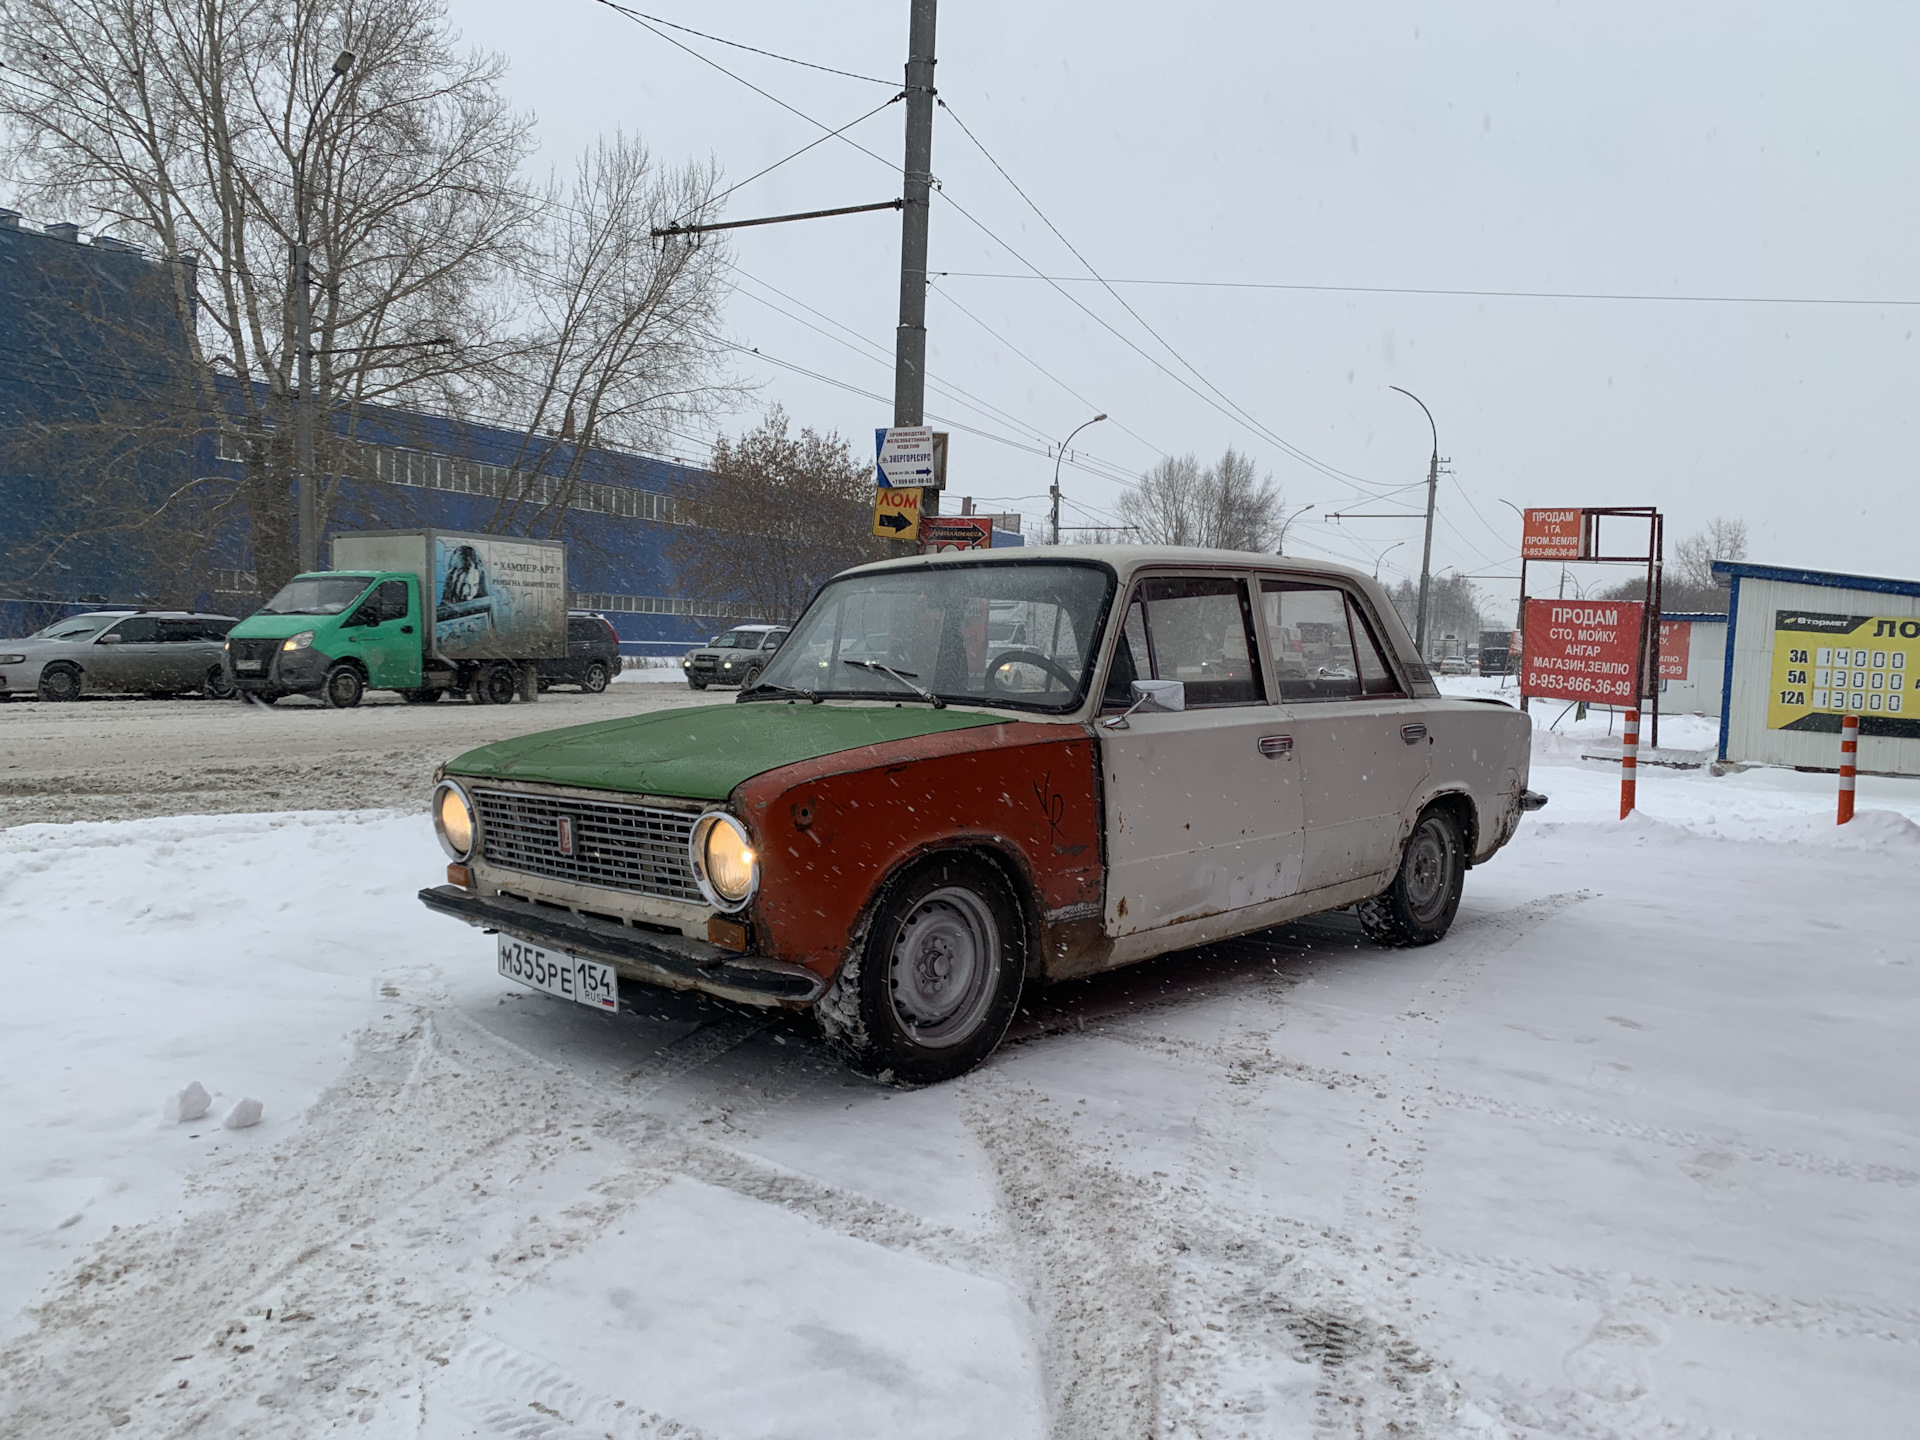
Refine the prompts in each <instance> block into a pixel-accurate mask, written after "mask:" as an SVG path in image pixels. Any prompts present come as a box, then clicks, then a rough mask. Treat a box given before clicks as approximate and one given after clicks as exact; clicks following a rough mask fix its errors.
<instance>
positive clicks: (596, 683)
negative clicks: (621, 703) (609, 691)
mask: <svg viewBox="0 0 1920 1440" xmlns="http://www.w3.org/2000/svg"><path fill="white" fill-rule="evenodd" d="M580 688H581V689H582V690H584V691H586V692H587V694H589V695H598V694H599V693H600V692H601V691H602V690H605V689H606V688H607V667H606V666H605V665H604V664H602V663H601V662H600V661H598V660H595V661H594V662H593V663H592V664H590V665H588V666H587V673H586V674H584V675H582V676H581V677H580Z"/></svg>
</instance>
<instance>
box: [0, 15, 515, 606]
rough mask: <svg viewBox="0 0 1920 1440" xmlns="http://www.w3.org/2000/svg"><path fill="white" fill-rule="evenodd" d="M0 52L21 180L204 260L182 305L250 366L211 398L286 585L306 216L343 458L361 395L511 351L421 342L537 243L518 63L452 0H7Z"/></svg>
mask: <svg viewBox="0 0 1920 1440" xmlns="http://www.w3.org/2000/svg"><path fill="white" fill-rule="evenodd" d="M341 51H352V52H354V54H355V56H356V57H357V58H356V60H355V62H354V63H353V65H352V66H351V68H350V69H349V70H348V72H347V74H346V75H345V77H344V78H343V79H338V80H337V81H336V80H335V79H334V68H335V57H336V55H338V54H339V52H341ZM0 59H3V60H4V63H5V65H6V66H7V68H8V71H9V72H10V73H9V75H8V77H7V81H8V83H6V84H4V85H0V120H4V122H5V123H6V126H7V129H8V131H9V132H10V134H11V137H12V139H13V141H14V142H15V143H14V146H13V148H12V149H11V151H10V153H9V154H8V155H7V157H6V161H7V171H8V173H9V176H10V178H11V179H12V180H13V182H14V184H15V186H16V187H17V189H18V190H19V192H20V194H21V195H22V196H23V197H24V198H25V199H26V200H27V201H28V202H29V203H32V204H34V205H36V206H38V207H40V208H43V209H53V210H62V211H67V212H69V213H74V212H78V213H79V214H85V215H91V216H92V217H93V218H94V226H93V228H96V229H115V230H118V231H121V232H123V233H125V234H127V235H128V236H129V238H134V239H138V240H141V241H144V242H146V243H147V244H149V245H151V246H153V247H154V248H155V249H157V250H158V251H159V252H160V253H161V255H162V256H163V257H164V258H165V259H167V260H170V261H178V260H181V259H183V258H186V257H188V256H194V257H197V261H198V267H197V268H198V280H199V285H198V289H199V297H200V304H199V306H198V309H197V311H196V310H195V309H194V299H193V296H192V294H191V293H190V280H189V274H188V271H187V269H186V267H183V266H181V265H178V264H176V265H174V266H172V267H171V273H172V274H174V275H175V276H176V277H178V284H177V293H176V297H175V300H176V307H177V313H178V314H180V315H181V316H189V315H191V316H192V318H193V320H194V322H195V323H194V325H193V326H192V327H191V335H192V344H193V348H194V358H195V360H196V361H198V362H200V365H201V368H202V370H203V371H204V372H205V373H207V374H211V373H212V372H213V371H214V369H215V368H217V369H218V370H219V372H221V373H222V374H224V375H225V376H226V377H229V379H230V380H231V381H232V382H233V383H228V384H223V385H221V386H219V387H218V392H217V394H216V395H212V396H208V397H203V398H204V403H203V413H204V414H206V415H207V416H208V417H212V418H217V421H218V423H219V424H220V425H221V427H222V428H223V429H224V430H225V431H226V432H228V435H229V438H230V441H231V442H233V443H235V444H236V445H237V448H238V449H239V451H240V453H241V454H242V456H243V457H244V459H243V468H244V473H245V479H244V480H243V482H242V484H241V486H240V487H239V491H238V493H237V494H235V495H234V496H233V497H232V500H233V502H234V503H237V504H238V505H240V506H241V507H243V508H244V510H245V511H246V513H247V515H248V518H249V520H250V522H251V525H250V529H251V534H252V541H253V549H254V556H255V562H256V567H257V568H258V570H259V571H260V573H261V578H262V580H263V581H264V582H265V583H266V584H267V585H269V586H271V585H272V584H274V583H276V582H277V581H278V580H279V579H280V578H283V577H284V576H285V575H286V574H288V573H290V572H291V571H292V569H293V567H294V563H295V553H294V537H293V534H292V529H293V526H292V523H291V516H292V500H291V495H290V483H289V482H290V478H291V475H292V471H293V465H292V459H293V456H292V448H293V447H292V440H293V430H294V426H293V423H292V417H293V409H292V406H293V390H294V375H293V371H294V361H295V354H296V340H295V336H294V329H295V326H294V306H293V295H294V291H293V286H292V283H291V276H290V274H289V265H288V262H287V256H288V253H289V245H290V243H291V241H292V240H293V238H294V237H295V235H296V234H297V233H298V232H299V230H300V228H301V221H302V219H304V220H305V228H306V229H307V232H308V234H309V236H310V239H311V244H312V252H313V264H312V271H313V276H314V287H313V330H312V335H311V341H310V344H311V345H312V347H313V349H314V350H315V352H316V358H317V362H318V363H317V365H316V367H315V382H316V383H315V387H314V388H315V397H314V398H315V404H316V408H317V411H318V415H319V421H318V423H317V424H316V426H315V440H316V446H317V460H318V463H319V466H320V467H321V468H322V469H323V470H324V471H328V472H331V473H334V474H335V475H337V472H338V459H339V456H340V455H341V454H343V453H346V452H347V448H348V447H347V446H346V445H344V444H341V443H339V442H340V441H341V440H343V439H344V440H347V441H350V439H351V436H352V432H353V430H354V428H355V425H356V422H357V416H358V414H359V411H360V408H361V407H363V406H366V405H369V404H374V403H379V402H414V403H419V402H421V401H424V400H429V399H431V400H438V401H439V402H441V403H443V404H444V403H447V402H454V403H458V402H459V401H461V400H462V399H463V398H469V397H470V396H471V393H472V390H473V386H472V378H473V377H474V376H475V375H476V374H480V373H484V372H485V370H486V367H487V365H488V364H489V363H491V362H492V361H493V360H494V359H495V356H494V355H493V354H492V353H490V352H489V351H488V348H487V347H486V346H484V345H456V346H452V347H440V348H437V349H436V348H433V347H429V346H426V345H424V344H421V343H419V342H425V341H428V340H430V339H432V338H434V337H439V336H453V337H456V338H458V337H461V336H473V335H480V334H484V333H486V331H487V329H488V324H487V322H488V321H489V319H490V318H492V315H491V308H490V307H491V306H492V304H493V298H492V297H493V296H494V294H495V293H496V291H495V284H496V281H497V279H498V276H499V274H500V272H501V269H502V267H503V266H505V265H506V264H508V263H511V262H513V261H514V260H516V259H517V258H518V251H519V247H520V244H521V239H522V236H523V234H524V227H525V225H526V222H527V219H528V216H529V214H530V213H531V202H530V200H529V199H528V197H526V196H524V195H522V194H521V193H520V192H518V191H517V190H516V189H515V187H514V184H513V180H514V175H515V172H516V170H517V169H518V167H519V165H520V163H521V161H522V159H523V158H524V156H525V155H526V153H527V151H528V148H529V144H530V141H529V122H528V121H527V120H526V119H525V118H524V117H522V116H519V115H516V114H515V113H513V112H512V111H511V109H510V108H509V107H508V106H507V103H506V101H505V99H504V98H503V97H502V95H501V93H500V90H499V84H498V82H499V78H500V75H501V73H502V70H503V68H504V62H503V61H501V60H500V59H499V58H498V57H495V56H491V55H486V54H480V53H475V52H469V51H466V50H464V49H463V48H461V47H460V46H459V44H458V41H457V37H456V35H455V34H454V32H453V31H452V29H451V27H450V25H449V24H448V22H447V18H446V13H445V7H444V5H443V4H442V3H440V0H0ZM330 83H331V85H332V88H331V90H329V89H328V87H329V84H330ZM323 96H324V102H323Z"/></svg>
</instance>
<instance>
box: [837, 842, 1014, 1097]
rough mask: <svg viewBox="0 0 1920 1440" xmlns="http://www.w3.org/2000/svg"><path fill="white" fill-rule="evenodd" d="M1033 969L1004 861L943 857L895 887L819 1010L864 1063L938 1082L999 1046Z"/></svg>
mask: <svg viewBox="0 0 1920 1440" xmlns="http://www.w3.org/2000/svg"><path fill="white" fill-rule="evenodd" d="M1026 971H1027V925H1026V920H1025V918H1024V917H1023V916H1022V915H1021V913H1020V908H1019V906H1018V905H1017V904H1016V903H1015V902H1014V900H1013V898H1012V896H1011V895H1010V894H1009V893H1008V890H1007V884H1006V882H1005V880H1004V879H1003V878H1002V877H1001V875H1000V872H999V871H998V870H996V869H994V868H993V867H992V866H990V865H988V864H987V863H986V862H984V861H981V860H977V859H973V858H971V857H968V856H951V857H936V858H935V859H933V860H930V861H928V862H926V863H924V864H922V865H919V866H917V867H915V868H914V869H913V870H910V871H908V872H907V873H906V874H905V875H903V876H901V877H900V878H898V879H896V880H895V881H893V882H892V883H891V884H890V885H889V886H888V887H887V890H886V893H885V894H883V895H882V896H881V898H880V900H879V902H878V904H877V905H876V907H875V909H874V913H873V918H872V921H871V923H870V924H869V925H868V927H867V932H866V935H865V937H864V939H863V940H862V941H861V942H860V943H859V944H858V945H856V946H855V947H854V950H853V953H852V954H851V955H850V956H849V957H848V959H847V962H846V963H845V964H844V965H842V966H841V967H840V974H839V975H838V976H837V977H836V978H835V980H834V982H833V985H832V987H831V988H830V989H829V990H828V991H827V993H826V994H825V995H824V996H823V997H821V1000H820V1003H819V1004H818V1006H817V1007H816V1008H815V1011H814V1013H815V1015H816V1017H817V1018H818V1019H819V1021H820V1028H821V1029H822V1030H823V1031H824V1032H825V1034H826V1037H827V1043H828V1044H829V1045H831V1046H832V1047H833V1049H834V1051H835V1053H837V1054H838V1055H839V1056H840V1058H841V1059H843V1060H845V1061H846V1063H847V1064H848V1065H849V1066H851V1067H852V1068H853V1069H855V1070H857V1071H859V1072H860V1073H861V1074H863V1075H870V1076H872V1077H874V1078H875V1079H877V1080H883V1081H887V1082H890V1083H893V1084H897V1085H935V1084H938V1083H939V1082H940V1081H942V1080H951V1079H953V1078H954V1077H955V1076H958V1075H964V1074H966V1073H967V1071H969V1070H971V1069H973V1067H974V1066H976V1065H978V1064H979V1063H980V1062H981V1061H983V1060H985V1059H986V1058H987V1056H989V1055H991V1054H992V1053H993V1051H994V1047H995V1046H997V1045H998V1044H999V1043H1000V1037H1001V1036H1002V1035H1004V1034H1006V1032H1007V1025H1008V1024H1009V1022H1011V1021H1012V1019H1013V1013H1014V1010H1015V1008H1016V1007H1017V1006H1018V1005H1019V1003H1020V988H1021V985H1022V984H1023V983H1024V982H1025V979H1026Z"/></svg>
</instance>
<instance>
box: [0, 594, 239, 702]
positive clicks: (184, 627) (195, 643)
mask: <svg viewBox="0 0 1920 1440" xmlns="http://www.w3.org/2000/svg"><path fill="white" fill-rule="evenodd" d="M238 623H239V622H238V621H237V620H236V619H235V618H234V617H233V616H231V615H202V614H199V613H197V612H195V611H190V610H138V611H128V610H96V611H93V612H92V613H90V614H86V615H70V616H68V617H67V618H66V619H64V620H56V621H54V623H53V624H51V625H49V626H47V627H46V628H45V629H42V630H37V631H35V632H34V633H33V634H31V635H29V636H27V637H26V639H24V640H0V694H4V695H5V696H7V697H9V698H11V697H13V696H16V695H38V696H39V697H40V698H41V699H42V700H78V699H79V698H80V697H81V696H82V695H95V694H129V693H131V694H136V695H153V696H170V695H185V694H200V695H205V696H208V697H209V698H212V699H226V698H228V697H230V696H231V695H232V694H233V685H232V683H231V682H230V681H229V680H228V679H227V675H226V672H225V670H224V668H223V666H222V654H223V651H222V646H223V644H224V642H225V640H226V636H227V631H229V630H231V629H232V628H233V627H234V626H235V625H236V624H238Z"/></svg>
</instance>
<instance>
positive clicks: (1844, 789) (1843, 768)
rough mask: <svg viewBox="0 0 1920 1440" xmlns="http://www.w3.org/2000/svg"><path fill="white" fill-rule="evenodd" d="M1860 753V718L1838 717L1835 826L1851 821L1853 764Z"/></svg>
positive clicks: (1854, 716) (1853, 716)
mask: <svg viewBox="0 0 1920 1440" xmlns="http://www.w3.org/2000/svg"><path fill="white" fill-rule="evenodd" d="M1859 751H1860V717H1859V716H1858V715H1842V716H1841V717H1840V818H1839V819H1838V820H1836V821H1834V824H1836V825H1844V824H1846V823H1847V822H1848V821H1849V820H1851V819H1853V763H1854V756H1855V755H1857V754H1858V753H1859Z"/></svg>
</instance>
